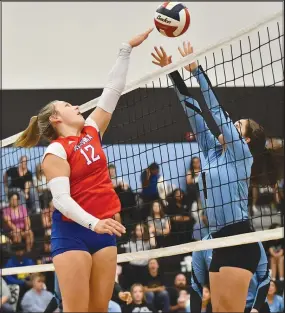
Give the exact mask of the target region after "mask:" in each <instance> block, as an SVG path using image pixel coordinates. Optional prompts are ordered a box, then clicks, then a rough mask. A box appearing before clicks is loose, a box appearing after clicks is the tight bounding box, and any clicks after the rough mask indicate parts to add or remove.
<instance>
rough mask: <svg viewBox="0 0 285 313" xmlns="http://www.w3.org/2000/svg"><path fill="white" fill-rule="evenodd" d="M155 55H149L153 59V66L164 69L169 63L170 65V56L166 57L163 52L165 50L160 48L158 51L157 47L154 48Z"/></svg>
mask: <svg viewBox="0 0 285 313" xmlns="http://www.w3.org/2000/svg"><path fill="white" fill-rule="evenodd" d="M154 50H155V53H153V52H152V53H151V55H152V57H153V58H154V59H155V61H154V60H153V61H152V63H153V64H155V65H158V66H160V67H164V66H166V65H168V64H170V63H172V59H171V58H172V56H171V55H170V56H168V55H167V54H166V52H165V50H164V49H163V48H162V47H160V49H158V48H157V47H154Z"/></svg>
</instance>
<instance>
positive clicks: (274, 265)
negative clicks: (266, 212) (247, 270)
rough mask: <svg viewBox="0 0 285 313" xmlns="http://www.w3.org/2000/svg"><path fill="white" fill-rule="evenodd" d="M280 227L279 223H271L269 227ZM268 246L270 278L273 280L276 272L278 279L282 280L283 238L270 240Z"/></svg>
mask: <svg viewBox="0 0 285 313" xmlns="http://www.w3.org/2000/svg"><path fill="white" fill-rule="evenodd" d="M278 227H280V225H279V224H277V223H273V224H272V225H271V226H270V227H269V229H275V228H278ZM268 246H269V249H268V251H269V257H270V267H271V280H273V281H275V280H276V277H277V274H278V277H279V280H280V281H284V244H283V240H281V239H278V240H274V241H270V242H269V243H268Z"/></svg>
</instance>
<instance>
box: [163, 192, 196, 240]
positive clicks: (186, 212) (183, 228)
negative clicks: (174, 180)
mask: <svg viewBox="0 0 285 313" xmlns="http://www.w3.org/2000/svg"><path fill="white" fill-rule="evenodd" d="M167 213H168V214H169V215H170V216H171V233H172V235H173V236H175V239H176V243H177V244H180V243H186V242H189V241H191V240H192V232H193V224H194V221H193V219H192V218H191V212H190V207H189V203H188V201H187V199H186V197H185V194H184V192H183V191H182V190H181V189H176V190H174V192H173V196H172V199H171V200H170V201H169V205H168V207H167Z"/></svg>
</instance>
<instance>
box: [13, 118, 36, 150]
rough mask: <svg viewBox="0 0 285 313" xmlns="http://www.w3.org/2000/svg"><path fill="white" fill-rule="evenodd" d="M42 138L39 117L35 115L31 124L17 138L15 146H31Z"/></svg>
mask: <svg viewBox="0 0 285 313" xmlns="http://www.w3.org/2000/svg"><path fill="white" fill-rule="evenodd" d="M40 138H41V135H40V129H39V125H38V117H37V116H33V117H32V118H31V120H30V123H29V126H28V127H27V128H26V129H25V130H24V131H23V133H22V134H21V135H20V137H19V138H18V139H17V140H16V142H15V144H14V146H15V147H23V148H31V147H34V146H36V145H37V143H38V142H39V140H40Z"/></svg>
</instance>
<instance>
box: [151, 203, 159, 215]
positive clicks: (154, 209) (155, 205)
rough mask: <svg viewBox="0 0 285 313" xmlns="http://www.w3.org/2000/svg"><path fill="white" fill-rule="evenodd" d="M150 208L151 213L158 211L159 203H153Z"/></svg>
mask: <svg viewBox="0 0 285 313" xmlns="http://www.w3.org/2000/svg"><path fill="white" fill-rule="evenodd" d="M152 210H153V213H155V214H158V213H160V205H159V203H158V202H154V203H153V205H152Z"/></svg>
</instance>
